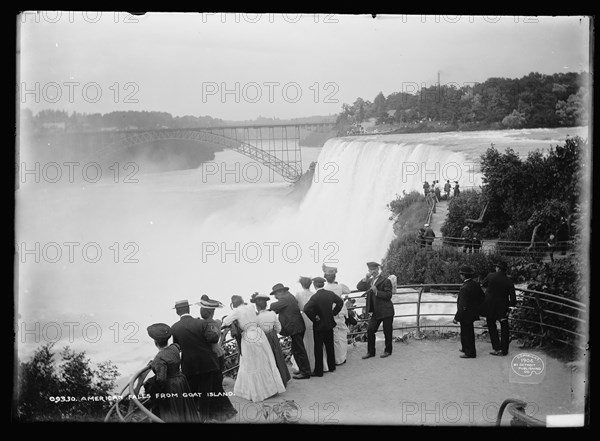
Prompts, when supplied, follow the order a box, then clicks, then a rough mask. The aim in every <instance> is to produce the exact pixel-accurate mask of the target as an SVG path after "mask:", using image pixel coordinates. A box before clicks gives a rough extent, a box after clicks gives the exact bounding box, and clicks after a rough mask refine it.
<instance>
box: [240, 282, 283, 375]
mask: <svg viewBox="0 0 600 441" xmlns="http://www.w3.org/2000/svg"><path fill="white" fill-rule="evenodd" d="M270 300H271V298H270V297H269V296H267V295H260V294H259V293H257V292H256V293H254V294H252V298H251V299H250V303H254V304H255V305H256V312H257V314H258V316H257V319H258V325H259V326H260V328H261V329H262V330H263V332H264V333H265V335H266V336H267V339H268V340H269V344H270V345H271V350H272V351H273V355H274V356H275V364H277V369H278V370H279V374H280V375H281V381H283V385H284V386H287V384H288V381H290V380H291V379H292V376H291V375H290V371H289V370H288V367H287V363H286V362H285V356H284V355H283V351H282V349H281V343H280V342H279V333H280V332H281V323H280V322H279V317H277V314H275V312H273V311H267V302H268V301H270Z"/></svg>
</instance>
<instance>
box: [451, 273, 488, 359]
mask: <svg viewBox="0 0 600 441" xmlns="http://www.w3.org/2000/svg"><path fill="white" fill-rule="evenodd" d="M474 276H475V271H473V268H471V267H470V266H462V267H461V268H460V278H461V279H462V281H463V284H462V286H461V287H460V291H459V292H458V298H457V300H456V314H455V315H454V320H452V322H453V323H460V343H461V345H462V348H461V352H463V354H461V356H460V358H475V357H476V356H477V351H476V349H475V327H474V326H473V322H475V321H476V320H479V310H480V308H481V304H482V302H483V299H484V294H483V291H482V290H481V286H480V285H479V283H478V282H476V281H475V279H474Z"/></svg>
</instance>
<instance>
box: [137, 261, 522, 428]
mask: <svg viewBox="0 0 600 441" xmlns="http://www.w3.org/2000/svg"><path fill="white" fill-rule="evenodd" d="M322 269H323V277H314V278H310V277H306V276H303V277H300V279H299V283H300V285H301V286H302V290H301V291H299V292H298V293H296V295H292V294H291V293H290V291H289V287H287V286H285V285H284V284H282V283H277V284H276V285H274V286H273V287H272V290H271V292H270V294H269V295H261V294H259V293H254V294H252V296H251V298H250V304H248V303H246V302H245V301H244V299H243V298H242V297H241V296H238V295H234V296H232V298H231V304H230V307H231V310H232V312H231V313H230V314H228V315H226V316H224V317H223V318H222V321H220V320H216V319H215V318H214V312H215V309H217V308H222V307H223V304H222V303H221V302H219V301H216V300H212V299H210V298H209V297H208V296H206V295H203V296H202V298H201V300H200V302H198V303H196V305H199V306H200V317H199V318H195V317H192V315H191V314H190V306H191V305H190V303H189V302H188V301H187V300H181V301H178V302H176V304H175V307H174V309H175V312H176V313H177V315H179V320H178V321H177V322H175V323H174V324H173V325H171V326H169V325H167V324H164V323H155V324H153V325H150V326H149V327H148V328H147V331H148V335H149V336H150V337H151V338H152V339H153V340H154V343H155V346H156V348H157V349H158V353H157V354H156V356H155V357H154V359H153V360H152V361H151V362H150V363H149V364H148V367H149V368H151V369H152V371H153V372H154V376H153V377H151V378H150V379H149V380H147V381H146V382H145V383H144V388H145V390H146V392H147V393H148V394H149V395H150V396H151V409H152V411H153V412H154V413H155V414H156V415H158V416H159V417H160V418H161V419H163V420H164V421H167V422H174V421H177V422H206V421H227V420H229V419H231V418H233V417H234V416H235V415H236V414H237V411H236V409H235V407H234V406H233V405H232V403H231V401H230V399H229V396H230V395H231V393H226V392H225V391H224V389H223V370H224V366H225V363H224V356H225V351H224V349H223V345H222V344H223V341H224V339H225V337H226V335H227V333H228V332H231V334H232V336H233V337H235V339H236V342H237V345H238V346H237V347H238V352H239V366H238V371H237V376H236V378H235V384H234V387H233V395H235V396H238V397H241V398H244V399H246V400H249V401H252V402H261V401H264V400H265V399H267V398H269V397H272V396H275V395H277V394H281V393H283V392H285V391H286V387H287V385H288V382H289V381H290V380H291V379H292V378H293V379H296V380H305V379H310V378H311V377H322V376H323V374H324V373H325V372H329V373H333V372H335V371H336V369H337V367H338V366H341V365H343V364H345V363H346V361H347V351H348V332H349V329H348V324H349V323H352V320H354V324H355V323H356V317H357V316H356V313H355V312H354V311H353V308H352V306H353V305H354V300H353V299H350V298H349V297H348V294H350V289H349V288H348V286H346V285H344V284H342V283H338V282H337V281H336V274H337V268H335V267H329V266H326V265H323V267H322ZM367 269H368V272H367V273H366V275H365V276H364V277H363V278H362V279H361V280H359V281H358V283H357V285H356V289H357V290H358V291H361V292H363V296H364V297H365V300H366V305H365V307H364V317H365V318H366V320H367V323H368V324H367V329H366V334H367V351H366V353H365V354H364V355H363V356H362V359H369V358H372V357H375V355H376V345H375V334H376V333H377V332H378V330H379V328H380V327H381V325H382V324H383V335H384V348H383V349H384V351H383V353H382V354H381V355H380V357H381V358H387V357H389V356H390V355H392V349H393V345H392V342H393V339H392V330H393V320H394V315H395V311H394V304H393V303H392V296H393V294H394V290H395V287H394V285H393V282H392V281H391V280H390V277H388V276H387V275H385V274H384V273H383V272H382V271H381V265H380V264H379V263H377V262H367ZM496 269H497V273H493V274H489V275H488V276H487V277H486V278H485V279H484V280H483V281H482V282H481V284H480V283H478V282H477V281H476V280H475V279H474V271H473V270H472V269H471V268H469V267H462V268H461V269H460V274H461V277H462V279H463V281H464V283H463V285H462V287H461V288H460V292H459V294H458V298H457V312H456V315H455V317H454V322H455V323H460V329H461V345H462V348H461V351H462V352H463V354H462V355H461V357H462V358H475V356H476V352H475V336H474V326H473V322H474V321H476V320H479V317H480V315H483V316H485V317H486V320H487V326H488V329H489V333H490V338H491V342H492V347H493V352H492V353H493V354H494V355H506V354H507V353H508V341H509V340H508V338H509V329H508V311H509V307H510V306H514V305H515V303H516V299H515V291H514V285H513V284H512V281H511V280H510V279H509V278H508V277H507V276H506V275H505V271H506V265H505V264H503V263H498V264H497V268H496ZM311 286H312V287H314V291H313V290H311ZM482 287H483V288H485V289H486V294H485V295H484V293H483V290H482ZM344 297H345V301H344ZM272 298H274V299H275V300H274V301H272ZM271 301H272V303H271V304H270V307H267V306H268V302H271ZM497 321H499V322H500V336H498V330H497V329H496V322H497ZM280 335H281V336H284V337H289V339H290V342H291V354H292V359H293V360H292V362H293V366H292V367H293V369H292V374H290V368H289V367H288V363H287V362H286V359H285V356H284V354H283V350H282V347H281V343H280V339H279V336H280ZM170 338H172V339H173V341H172V343H171V344H169V343H168V342H169V339H170Z"/></svg>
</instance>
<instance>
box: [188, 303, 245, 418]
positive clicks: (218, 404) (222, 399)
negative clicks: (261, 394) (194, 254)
mask: <svg viewBox="0 0 600 441" xmlns="http://www.w3.org/2000/svg"><path fill="white" fill-rule="evenodd" d="M197 304H198V305H199V306H200V317H201V318H202V319H203V320H205V321H206V322H207V323H210V324H212V325H214V326H215V328H216V329H219V330H220V329H221V324H222V323H221V320H217V319H215V318H214V315H215V309H216V308H222V307H223V304H222V303H221V302H219V301H218V300H212V299H211V298H209V297H208V296H207V295H206V294H203V295H202V297H201V298H200V301H199V302H198V303H197ZM222 337H223V333H221V336H220V337H219V341H218V342H216V343H214V344H213V345H212V349H213V352H214V353H215V354H216V355H217V358H218V360H219V371H218V372H219V375H218V379H216V380H215V387H214V390H213V391H212V392H213V396H212V397H211V400H210V411H209V416H210V419H211V420H215V421H226V420H228V419H230V418H233V417H234V416H235V415H236V414H237V410H235V407H233V405H232V404H231V401H230V400H229V397H228V396H227V395H226V394H225V390H224V389H223V371H224V370H225V349H223V340H222Z"/></svg>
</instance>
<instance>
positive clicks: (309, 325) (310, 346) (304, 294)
mask: <svg viewBox="0 0 600 441" xmlns="http://www.w3.org/2000/svg"><path fill="white" fill-rule="evenodd" d="M298 283H300V286H302V291H299V292H297V293H296V295H295V297H296V300H297V301H298V307H299V308H300V311H302V318H303V319H304V325H305V326H306V330H305V331H304V339H303V341H304V348H305V349H306V356H307V357H308V364H309V365H310V371H311V372H314V370H315V339H314V333H313V332H314V331H313V322H311V321H310V319H309V318H308V317H307V316H306V314H305V313H304V311H303V310H304V305H306V304H307V303H308V301H309V300H310V298H311V297H312V296H313V294H314V292H312V291H311V290H310V286H311V285H312V279H311V278H310V277H304V276H300V279H299V280H298ZM323 351H325V348H323ZM294 361H295V360H294ZM328 370H329V366H328V365H327V357H325V358H324V360H323V371H324V372H327V371H328ZM299 373H300V370H299V369H296V370H294V371H293V374H294V375H298V374H299Z"/></svg>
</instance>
